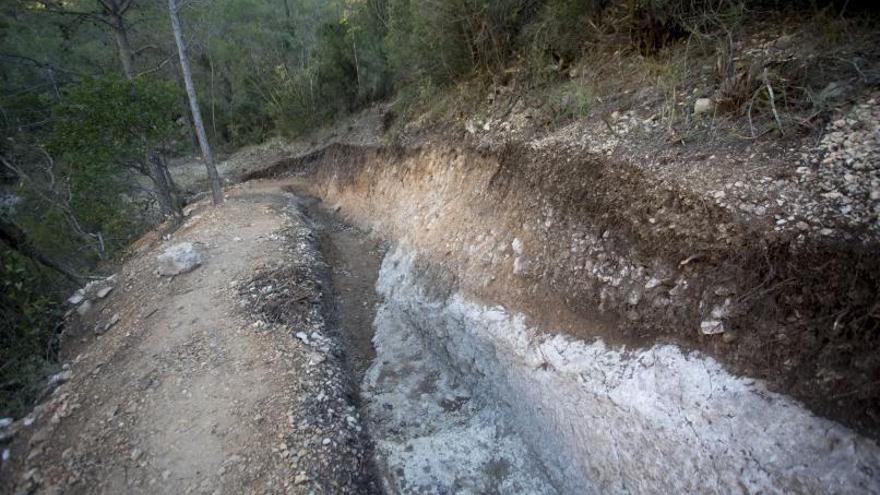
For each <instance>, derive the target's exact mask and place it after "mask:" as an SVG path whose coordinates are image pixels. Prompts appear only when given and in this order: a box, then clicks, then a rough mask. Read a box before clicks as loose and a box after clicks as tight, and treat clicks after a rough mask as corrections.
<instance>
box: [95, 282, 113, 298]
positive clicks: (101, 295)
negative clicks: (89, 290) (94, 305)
mask: <svg viewBox="0 0 880 495" xmlns="http://www.w3.org/2000/svg"><path fill="white" fill-rule="evenodd" d="M112 290H113V286H112V285H108V286H106V287H102V288H101V289H100V290H98V292H97V293H96V294H95V295H96V296H98V299H104V298H105V297H107V294H109V293H110V291H112Z"/></svg>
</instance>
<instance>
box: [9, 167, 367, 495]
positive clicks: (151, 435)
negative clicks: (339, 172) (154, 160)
mask: <svg viewBox="0 0 880 495" xmlns="http://www.w3.org/2000/svg"><path fill="white" fill-rule="evenodd" d="M294 201H297V198H295V197H294V196H293V195H292V194H290V193H286V192H284V191H282V189H281V185H280V184H278V183H252V184H246V185H242V186H237V187H235V188H232V189H231V190H230V191H229V192H228V199H227V202H226V203H225V204H224V205H223V206H222V207H219V208H213V207H210V206H208V205H206V204H205V203H204V202H202V203H199V204H197V205H196V206H195V208H194V209H192V210H191V211H190V212H189V216H188V217H187V218H186V220H185V222H184V224H183V225H182V227H181V228H180V229H178V230H177V231H176V232H174V233H173V234H171V236H170V238H167V239H159V238H158V233H157V232H159V231H156V232H153V233H152V234H150V235H148V236H147V237H145V238H144V239H142V240H141V241H139V242H138V243H136V244H135V246H134V248H133V254H132V255H131V257H130V259H129V260H128V262H127V263H126V264H125V265H124V267H123V268H122V270H121V272H120V273H118V274H117V278H116V286H115V288H114V290H113V291H112V292H111V294H110V296H109V297H107V298H106V299H105V300H103V301H101V302H100V303H99V305H98V306H97V307H96V308H94V309H93V310H92V313H91V314H88V315H86V317H85V318H83V320H82V321H81V322H79V323H80V324H79V328H80V331H79V333H78V334H77V335H72V334H71V333H68V335H67V336H66V337H67V341H68V342H67V344H66V349H67V351H68V353H69V356H68V359H69V371H70V376H69V377H68V378H69V381H67V383H65V384H63V385H61V386H60V387H59V388H58V389H57V390H56V391H55V392H54V393H53V394H52V395H51V396H50V398H49V399H48V400H47V401H45V402H44V403H43V404H42V405H40V406H38V407H37V409H36V410H35V411H34V412H33V413H32V414H31V416H30V417H29V418H27V419H26V420H25V421H24V422H20V423H24V424H28V423H32V424H30V425H28V426H24V425H19V426H20V431H19V434H18V437H17V439H16V441H15V442H14V444H13V445H12V448H11V456H10V461H9V462H5V463H4V466H3V473H2V474H3V476H2V479H0V492H4V493H6V492H9V493H13V492H23V493H29V492H36V493H216V494H219V493H235V494H238V493H365V492H367V493H369V492H371V491H373V488H372V485H371V481H370V480H369V476H370V474H369V462H368V461H367V460H366V459H368V458H369V456H368V455H367V454H366V451H367V447H366V442H364V441H363V438H364V436H365V435H364V433H363V432H362V429H361V427H360V426H359V417H358V413H357V411H356V409H355V407H354V404H353V403H352V402H351V401H352V394H351V384H350V383H349V381H348V378H347V376H348V374H347V372H345V371H343V368H344V366H343V365H342V364H341V359H339V358H340V356H341V355H342V352H341V351H339V350H338V349H337V348H336V347H335V345H334V344H333V343H332V342H331V341H330V340H329V339H326V338H325V337H323V336H322V335H321V334H322V332H326V330H325V328H324V322H323V320H322V314H323V311H322V305H324V304H327V302H326V301H323V300H322V293H321V291H322V287H321V285H322V282H321V280H320V278H321V276H320V274H316V273H313V272H311V271H310V270H311V268H309V267H302V266H300V264H302V263H306V262H307V263H309V264H310V265H312V266H320V264H318V263H316V260H317V259H318V258H319V255H318V254H317V253H316V251H315V246H314V244H313V243H312V242H311V239H310V236H311V235H312V234H311V230H310V229H309V228H306V225H305V224H307V223H309V222H310V220H309V219H308V218H304V217H302V216H297V215H298V214H297V213H296V212H297V211H299V210H297V209H290V211H286V210H285V208H286V205H288V204H290V203H291V202H294ZM340 228H341V227H337V228H336V230H337V231H338V230H339V229H340ZM184 241H186V242H192V243H193V244H194V245H196V246H197V247H198V248H199V249H200V251H201V252H202V255H203V264H202V266H200V267H198V268H196V269H195V270H194V271H192V272H190V273H185V274H182V275H178V276H175V277H172V278H166V277H159V276H157V275H156V274H155V273H154V272H155V265H156V262H155V259H156V255H157V254H158V253H159V252H161V250H162V249H163V248H164V247H166V246H168V245H172V244H175V243H178V242H184ZM349 241H350V242H354V241H353V240H352V239H349ZM291 267H292V268H291ZM290 269H295V270H299V271H298V273H299V274H300V275H302V276H301V277H299V278H294V279H292V280H293V281H294V283H295V284H298V286H290V287H286V288H285V289H284V290H276V289H275V288H273V286H272V285H271V281H273V280H275V279H276V278H278V276H277V274H279V273H280V274H284V273H286V272H285V270H290ZM254 274H257V275H256V277H253V275H254ZM349 275H350V274H349ZM273 276H274V277H275V278H273ZM252 277H253V278H252ZM267 281H269V282H268V283H269V285H267ZM289 281H290V279H288V282H289ZM363 284H368V282H364V283H363ZM363 284H362V285H363ZM291 292H292V293H293V294H294V295H296V297H293V296H291ZM371 292H372V291H371ZM303 294H305V295H303ZM273 298H274V299H280V300H286V301H288V303H289V304H288V306H290V305H291V304H296V309H297V311H298V314H299V317H298V319H296V320H292V321H287V322H273V321H272V319H271V315H270V314H266V312H265V310H266V309H267V308H266V305H265V304H263V301H265V300H271V299H273ZM303 300H305V303H304V304H303ZM291 307H293V306H291ZM117 319H118V323H116V324H115V325H114V326H112V327H111V328H110V329H109V330H108V331H107V332H106V333H103V334H102V335H96V334H95V332H94V330H93V329H94V328H95V326H96V325H97V326H98V327H99V328H100V326H101V325H102V324H104V323H105V322H107V321H111V320H117ZM267 320H268V321H267ZM360 324H364V322H363V321H361V320H356V321H354V323H352V325H349V327H348V328H353V329H355V330H357V328H359V327H357V325H360ZM365 324H366V328H367V329H369V322H368V321H367V322H366V323H365ZM290 325H295V327H292V326H290ZM295 335H296V336H300V338H296V337H295ZM366 339H367V342H369V336H367V337H366ZM358 366H359V367H360V366H362V365H358Z"/></svg>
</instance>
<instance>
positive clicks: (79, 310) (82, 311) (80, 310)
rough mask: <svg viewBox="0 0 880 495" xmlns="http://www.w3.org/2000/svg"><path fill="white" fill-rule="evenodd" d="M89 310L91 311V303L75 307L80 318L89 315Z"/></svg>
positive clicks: (86, 302) (87, 302)
mask: <svg viewBox="0 0 880 495" xmlns="http://www.w3.org/2000/svg"><path fill="white" fill-rule="evenodd" d="M91 310H92V302H91V301H85V302H83V303H82V304H80V305H79V306H77V307H76V312H77V313H78V314H79V315H80V316H85V315H87V314H88V313H89V311H91Z"/></svg>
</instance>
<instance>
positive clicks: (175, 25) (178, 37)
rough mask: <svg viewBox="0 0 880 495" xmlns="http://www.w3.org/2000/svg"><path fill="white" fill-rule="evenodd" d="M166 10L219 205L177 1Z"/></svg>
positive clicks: (170, 0) (220, 197) (171, 0)
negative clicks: (168, 14) (169, 16)
mask: <svg viewBox="0 0 880 495" xmlns="http://www.w3.org/2000/svg"><path fill="white" fill-rule="evenodd" d="M168 10H169V12H170V13H171V30H172V31H174V41H175V42H176V43H177V54H178V55H179V57H180V70H181V72H182V73H183V82H184V84H185V86H186V96H187V98H189V107H190V110H192V117H193V124H194V125H195V128H196V135H197V136H198V138H199V145H200V146H201V148H202V157H203V158H204V160H205V167H207V169H208V178H209V179H210V181H211V194H212V195H213V197H214V204H215V205H219V204H220V203H222V202H223V190H222V189H221V188H220V175H219V174H218V173H217V167H215V166H214V157H213V155H211V146H210V145H209V144H208V136H207V134H206V133H205V124H204V122H203V121H202V112H201V110H199V100H198V98H197V96H196V87H195V85H194V84H193V80H192V71H191V70H190V68H189V59H187V56H186V44H185V42H184V40H183V32H182V31H181V28H180V16H179V15H178V12H177V2H176V1H175V0H168Z"/></svg>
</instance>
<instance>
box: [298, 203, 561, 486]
mask: <svg viewBox="0 0 880 495" xmlns="http://www.w3.org/2000/svg"><path fill="white" fill-rule="evenodd" d="M300 198H302V199H303V200H304V201H302V202H301V203H300V204H302V206H304V208H305V210H306V212H307V214H308V216H309V217H310V218H311V219H312V220H313V221H314V223H315V227H316V232H317V233H318V248H319V250H320V251H321V255H322V257H323V260H324V262H325V263H326V264H327V266H328V269H327V275H328V277H329V282H330V284H329V285H330V286H329V287H328V290H327V294H328V295H329V296H330V297H329V301H327V303H328V304H327V307H326V310H327V311H326V313H327V322H328V324H329V327H330V328H333V329H334V333H335V336H336V338H337V339H339V342H340V343H341V345H342V348H343V350H344V354H345V356H344V357H345V363H344V364H345V366H346V368H347V370H348V372H349V373H350V377H351V383H352V385H353V388H354V390H352V392H351V393H352V398H353V399H354V400H353V402H354V403H355V404H356V406H357V407H358V408H359V410H360V413H361V416H362V417H363V418H364V422H363V423H362V424H363V426H364V428H365V429H366V431H365V433H366V437H367V444H368V447H367V448H368V455H369V456H370V458H371V459H372V461H373V462H371V465H370V466H369V468H368V469H369V471H370V478H371V481H370V482H368V483H367V484H368V485H369V486H368V487H367V486H363V487H361V489H362V491H361V493H381V492H382V491H385V490H387V491H389V492H392V493H474V494H476V493H481V494H500V493H542V494H544V493H546V494H551V493H557V490H556V488H555V487H553V486H552V482H551V481H550V480H549V479H548V478H547V475H546V473H544V470H543V468H542V466H541V465H540V461H538V460H537V457H536V456H535V455H534V453H533V452H531V450H530V448H529V447H528V446H527V445H526V444H525V443H524V442H523V441H522V439H521V438H520V436H519V433H518V432H517V431H515V429H512V428H511V425H509V424H507V421H506V419H505V418H504V417H503V416H504V415H503V413H502V412H501V411H500V410H499V409H498V405H497V404H493V403H492V401H490V400H488V399H487V398H486V397H472V396H471V393H470V392H469V391H468V390H466V388H465V387H463V384H462V383H459V379H458V378H457V377H456V376H455V373H453V372H451V369H449V366H454V365H453V364H452V363H448V362H445V361H444V359H443V358H442V357H440V356H439V355H435V349H431V348H429V346H426V345H425V344H424V343H423V342H422V340H421V338H420V337H419V336H417V335H416V333H417V332H416V331H415V329H413V328H411V327H410V326H409V325H408V324H407V323H405V320H406V318H405V316H404V315H401V314H398V313H397V312H396V310H395V309H394V308H388V307H383V306H384V305H383V304H382V303H383V302H385V301H382V300H381V296H380V295H378V294H377V288H376V283H377V279H378V277H379V269H380V266H381V265H382V261H383V258H384V257H385V254H386V252H387V251H388V248H389V246H388V244H387V243H386V242H384V241H382V240H380V239H376V238H374V237H373V236H371V235H369V234H368V233H366V232H363V231H361V230H359V229H357V228H356V227H352V226H350V225H348V224H347V223H345V222H344V221H342V220H341V219H340V218H339V217H338V216H337V215H336V214H335V213H333V212H332V211H330V210H329V209H327V208H326V206H325V205H324V204H323V203H322V202H321V201H320V199H318V198H314V197H304V196H303V195H301V194H300ZM395 266H397V265H396V263H395ZM377 313H379V317H378V318H377ZM401 318H402V319H401ZM374 335H375V336H376V338H377V339H379V340H377V341H376V346H378V348H379V351H380V352H379V356H378V358H377V350H376V347H374ZM364 394H365V395H364Z"/></svg>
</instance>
